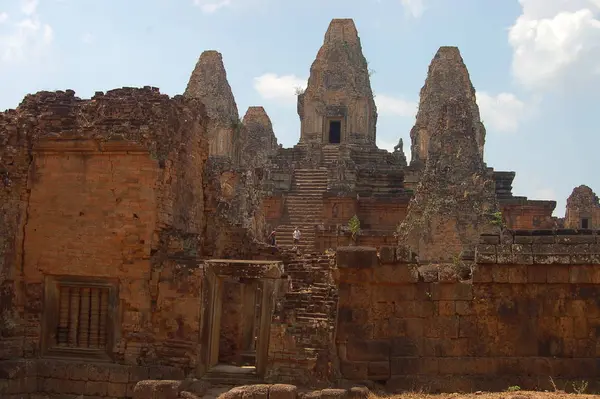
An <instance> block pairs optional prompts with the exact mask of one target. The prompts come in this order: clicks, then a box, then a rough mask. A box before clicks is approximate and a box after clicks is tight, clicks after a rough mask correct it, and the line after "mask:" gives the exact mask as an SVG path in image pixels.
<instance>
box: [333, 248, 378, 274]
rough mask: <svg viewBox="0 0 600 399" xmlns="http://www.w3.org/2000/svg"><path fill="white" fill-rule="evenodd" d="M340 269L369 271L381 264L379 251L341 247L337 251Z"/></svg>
mask: <svg viewBox="0 0 600 399" xmlns="http://www.w3.org/2000/svg"><path fill="white" fill-rule="evenodd" d="M336 263H337V266H338V268H356V269H367V268H371V267H375V266H377V265H378V264H379V258H378V257H377V249H375V248H372V247H340V248H338V249H337V251H336Z"/></svg>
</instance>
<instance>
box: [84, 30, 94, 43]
mask: <svg viewBox="0 0 600 399" xmlns="http://www.w3.org/2000/svg"><path fill="white" fill-rule="evenodd" d="M95 39H96V38H95V37H94V35H92V34H91V33H89V32H86V33H84V34H83V35H82V36H81V41H82V42H83V43H84V44H92V43H93V42H94V40H95Z"/></svg>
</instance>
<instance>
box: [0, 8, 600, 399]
mask: <svg viewBox="0 0 600 399" xmlns="http://www.w3.org/2000/svg"><path fill="white" fill-rule="evenodd" d="M298 114H299V116H300V120H301V135H300V140H299V142H298V144H297V145H295V146H294V147H293V148H281V147H280V146H279V145H278V143H277V139H276V137H275V134H274V132H273V128H272V125H271V122H270V120H269V117H268V115H267V113H266V111H265V109H264V108H263V107H250V108H249V109H248V110H247V112H246V114H245V116H244V117H243V118H242V119H240V116H239V113H238V109H237V105H236V103H235V100H234V97H233V94H232V91H231V88H230V86H229V84H228V83H227V77H226V72H225V68H224V64H223V59H222V56H221V55H220V54H219V53H217V52H214V51H207V52H205V53H203V54H202V55H201V57H200V60H199V61H198V64H197V65H196V68H195V69H194V71H193V73H192V76H191V78H190V81H189V84H188V86H187V89H186V90H185V93H184V94H183V95H180V96H175V97H173V98H170V97H169V96H167V95H164V94H161V93H160V92H159V90H158V89H156V88H153V87H145V88H141V89H134V88H122V89H116V90H111V91H108V92H106V93H102V92H98V93H96V94H95V95H94V96H93V97H92V98H91V99H88V100H84V99H80V98H78V97H76V96H75V93H74V92H73V91H71V90H67V91H58V92H39V93H36V94H33V95H28V96H26V97H25V98H24V100H23V101H22V102H21V104H20V105H19V106H18V107H17V108H16V109H14V110H8V111H6V112H4V113H1V114H0V396H1V397H2V398H7V399H8V398H32V399H33V398H75V397H83V398H92V397H93V398H97V397H104V398H140V399H141V398H177V397H180V398H195V397H202V396H207V397H214V396H216V395H218V394H220V393H223V397H227V398H234V397H235V398H236V399H242V398H243V397H247V395H265V397H266V395H269V397H271V399H278V398H279V397H281V399H284V398H286V399H288V398H290V399H291V398H295V397H298V396H302V395H305V393H304V392H305V390H309V389H310V390H313V392H311V393H310V395H311V396H315V397H317V396H319V397H320V396H322V397H324V398H325V397H327V398H330V397H334V396H335V397H340V398H341V397H348V398H354V397H356V398H358V397H365V395H367V394H368V390H367V388H364V387H369V388H376V387H383V388H385V389H386V390H388V391H390V392H396V391H400V390H406V389H426V390H430V391H476V390H504V389H506V388H507V387H508V386H513V385H519V386H520V387H522V388H528V389H548V388H549V387H550V384H551V383H552V384H557V385H558V386H559V387H560V388H562V387H567V388H568V387H569V386H570V385H569V384H570V383H571V382H572V381H575V380H579V381H581V380H589V381H590V383H591V384H590V389H595V388H597V387H594V386H593V385H594V381H597V380H598V376H599V375H600V363H598V361H597V357H598V356H600V346H598V339H599V338H600V335H599V331H600V304H599V303H598V298H600V234H598V231H597V230H596V229H597V228H598V226H599V224H600V204H599V200H598V197H597V196H596V195H595V194H594V192H593V191H592V190H591V189H590V188H589V187H586V186H580V187H577V188H575V189H574V191H573V194H572V195H571V196H570V197H569V199H568V201H567V212H566V216H565V218H564V219H562V218H555V217H553V216H552V213H553V211H554V208H555V206H556V203H555V202H554V201H538V200H530V199H527V198H525V197H518V196H514V195H513V194H512V188H511V185H512V181H513V179H514V177H515V173H514V172H504V171H495V170H493V169H492V168H490V167H488V166H487V165H486V164H485V162H484V159H483V148H484V144H485V128H484V126H483V124H482V122H481V120H480V117H479V111H478V107H477V104H476V101H475V90H474V88H473V86H472V84H471V82H470V78H469V74H468V72H467V69H466V67H465V65H464V63H463V60H462V58H461V56H460V53H459V51H458V49H456V48H452V47H442V48H440V49H439V50H438V52H437V53H436V55H435V56H434V58H433V61H432V62H431V65H430V67H429V72H428V74H427V78H426V81H425V85H424V86H423V89H422V90H421V100H420V104H419V111H418V114H417V118H416V122H415V126H414V128H413V129H412V131H411V134H410V137H411V146H410V150H411V162H410V164H407V162H406V157H405V154H404V152H403V145H402V142H400V143H399V145H398V146H397V147H396V150H395V151H394V152H393V153H389V152H387V151H385V150H381V149H378V148H377V146H376V144H375V139H376V122H377V109H376V106H375V102H374V100H373V93H372V90H371V87H370V83H369V73H368V69H367V63H366V60H365V58H364V56H363V54H362V50H361V45H360V40H359V37H358V34H357V31H356V28H355V26H354V23H353V22H352V20H333V21H332V22H331V24H330V26H329V29H328V30H327V33H326V35H325V40H324V43H323V46H322V47H321V49H320V50H319V52H318V53H317V58H316V60H315V62H314V63H313V65H312V67H311V73H310V79H309V82H308V87H307V89H306V91H305V92H303V93H300V94H299V95H298ZM355 215H356V218H355V220H356V219H357V220H358V221H360V231H358V232H357V231H349V229H348V227H347V226H348V221H349V220H350V219H351V218H353V216H355ZM295 226H299V227H300V228H301V230H302V233H303V239H302V242H301V245H300V248H299V249H298V250H294V251H292V250H291V248H290V247H291V246H292V242H291V231H292V229H293V228H294V227H295ZM271 229H277V232H278V241H279V243H278V246H277V247H272V246H269V245H268V244H266V243H265V241H266V236H267V234H268V232H269V231H270V230H271ZM256 384H263V385H256ZM239 385H244V387H242V388H239V387H238V388H234V389H231V390H229V389H230V388H231V387H234V386H239ZM360 387H363V388H360ZM278 395H279V396H278Z"/></svg>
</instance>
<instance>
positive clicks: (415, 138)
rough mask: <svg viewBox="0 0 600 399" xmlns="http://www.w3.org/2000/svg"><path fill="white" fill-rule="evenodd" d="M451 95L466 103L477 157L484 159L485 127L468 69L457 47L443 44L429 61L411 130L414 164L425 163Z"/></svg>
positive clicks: (412, 160)
mask: <svg viewBox="0 0 600 399" xmlns="http://www.w3.org/2000/svg"><path fill="white" fill-rule="evenodd" d="M449 99H455V100H457V101H459V102H461V103H463V104H464V105H465V106H466V112H468V116H469V117H470V118H471V119H472V121H473V129H474V140H475V142H476V143H477V149H478V157H479V158H480V159H483V147H484V144H485V127H484V126H483V123H481V120H480V116H479V107H478V106H477V102H476V99H475V89H474V88H473V84H472V83H471V78H470V77H469V71H468V70H467V67H466V66H465V63H464V62H463V59H462V57H461V55H460V51H459V50H458V48H456V47H440V49H439V50H438V51H437V53H436V54H435V56H434V57H433V60H432V61H431V64H430V65H429V72H428V73H427V78H426V80H425V85H424V86H423V88H422V89H421V99H420V102H419V111H418V113H417V121H416V123H415V125H414V127H413V128H412V130H411V132H410V138H411V140H412V143H411V155H412V156H411V165H419V164H420V165H424V164H425V161H426V160H427V149H428V146H429V145H428V143H429V140H430V138H431V136H432V135H433V133H434V132H433V130H432V129H433V126H434V125H435V123H437V121H438V120H439V118H440V115H441V113H442V109H443V108H444V106H445V104H446V103H447V101H448V100H449Z"/></svg>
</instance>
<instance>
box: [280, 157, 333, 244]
mask: <svg viewBox="0 0 600 399" xmlns="http://www.w3.org/2000/svg"><path fill="white" fill-rule="evenodd" d="M325 191H327V169H325V168H319V169H296V170H295V171H294V177H293V181H292V190H291V191H290V194H289V195H288V197H287V199H286V205H285V206H286V208H287V214H288V215H289V224H285V225H280V226H278V227H277V245H278V246H280V247H283V248H292V247H293V246H294V239H293V237H292V233H293V232H294V228H295V227H296V226H297V227H299V228H300V233H302V236H301V238H300V245H298V249H301V250H308V251H312V250H314V247H315V226H317V225H318V224H319V223H320V222H321V217H322V216H321V215H322V212H323V193H325Z"/></svg>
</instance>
